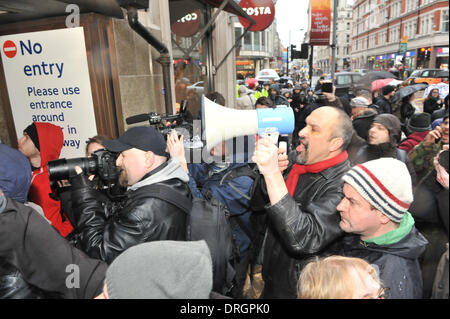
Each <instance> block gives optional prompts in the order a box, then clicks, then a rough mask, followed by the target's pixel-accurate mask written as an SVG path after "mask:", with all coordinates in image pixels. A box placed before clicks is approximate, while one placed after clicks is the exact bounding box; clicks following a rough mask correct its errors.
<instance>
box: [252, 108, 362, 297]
mask: <svg viewBox="0 0 450 319" xmlns="http://www.w3.org/2000/svg"><path fill="white" fill-rule="evenodd" d="M352 134H353V128H352V122H351V120H350V118H349V116H348V115H347V114H346V113H345V112H344V111H343V110H341V109H338V108H335V107H328V106H324V107H320V108H318V109H316V110H314V111H313V112H312V113H311V114H310V116H308V118H307V119H306V127H305V128H303V129H302V130H301V131H300V132H299V133H298V135H299V145H298V146H297V147H296V149H295V151H293V152H292V153H291V154H289V157H288V156H283V155H279V153H281V152H283V151H284V150H278V149H277V147H276V146H275V145H273V144H271V142H270V141H269V140H267V139H264V138H263V139H260V140H259V141H258V143H257V146H256V151H255V154H254V156H253V160H254V161H255V162H256V163H257V164H258V168H259V169H260V171H261V173H262V174H263V176H264V181H263V183H262V184H263V185H262V187H261V191H262V192H263V193H264V194H265V195H267V197H268V201H269V202H270V203H269V204H268V205H267V206H266V212H267V218H268V230H267V232H268V233H267V236H266V241H265V245H264V248H263V249H264V261H263V279H264V291H263V293H262V296H261V298H296V292H297V286H296V283H297V282H298V276H299V273H300V271H301V269H302V268H303V266H304V265H305V264H306V262H307V261H308V260H309V259H310V258H311V257H312V256H315V255H322V254H323V253H325V252H326V249H327V247H328V246H329V245H330V244H331V243H333V242H334V241H335V240H336V239H338V238H339V237H340V236H341V235H342V234H343V232H342V230H341V229H340V228H339V221H340V217H339V213H338V211H337V209H336V206H337V205H338V204H339V202H340V201H341V199H342V197H343V194H342V181H341V178H342V176H343V175H344V174H345V173H346V172H347V171H348V170H349V169H350V164H349V162H348V160H347V157H348V156H347V152H346V151H345V150H346V148H347V146H348V144H349V143H350V140H351V137H352ZM289 159H290V160H289ZM283 171H284V173H283ZM267 197H266V198H267Z"/></svg>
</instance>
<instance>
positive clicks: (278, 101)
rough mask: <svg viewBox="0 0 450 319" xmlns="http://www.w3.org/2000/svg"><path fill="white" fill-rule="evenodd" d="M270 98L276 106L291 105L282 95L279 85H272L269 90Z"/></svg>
mask: <svg viewBox="0 0 450 319" xmlns="http://www.w3.org/2000/svg"><path fill="white" fill-rule="evenodd" d="M269 97H270V99H271V100H272V101H273V103H274V105H275V106H278V105H286V106H290V105H289V101H288V100H287V99H286V98H285V97H284V96H282V95H281V90H280V86H279V85H278V84H272V85H271V86H270V88H269Z"/></svg>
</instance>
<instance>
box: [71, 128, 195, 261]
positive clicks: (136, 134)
mask: <svg viewBox="0 0 450 319" xmlns="http://www.w3.org/2000/svg"><path fill="white" fill-rule="evenodd" d="M103 145H104V146H105V148H106V150H107V151H109V152H115V153H119V156H118V158H117V160H116V165H117V167H118V168H119V169H120V176H119V183H120V185H121V186H127V192H126V193H125V195H126V196H124V198H123V199H122V200H120V201H118V202H114V203H112V204H111V205H108V211H107V214H106V213H105V211H104V205H105V203H102V202H101V201H100V200H99V197H98V190H95V189H94V188H93V187H92V186H91V185H90V181H89V179H88V177H87V176H86V175H84V174H81V173H82V169H81V168H80V167H79V166H76V167H75V170H76V172H77V174H78V175H77V176H75V177H73V178H71V179H70V182H71V184H72V203H73V210H74V217H75V220H76V227H77V231H78V232H79V233H80V238H79V245H80V246H79V247H80V248H81V249H82V250H83V251H84V252H86V253H87V254H88V255H89V256H90V257H92V258H98V259H101V260H104V261H106V262H107V263H108V264H109V263H111V262H112V261H113V260H114V259H115V258H116V257H117V256H118V255H119V254H121V253H122V252H123V251H124V250H126V249H127V248H129V247H131V246H134V245H137V244H140V243H144V242H150V241H155V240H186V214H185V213H184V212H183V211H182V210H181V209H179V208H177V207H176V206H173V205H172V204H169V203H168V202H166V201H163V200H161V199H157V198H154V197H152V196H151V194H150V193H149V191H148V190H147V188H146V186H150V185H158V184H163V185H166V186H169V187H171V188H173V189H174V191H178V192H181V193H182V194H185V195H186V197H187V198H191V194H190V191H189V187H188V184H187V183H188V181H189V177H188V175H187V173H186V172H185V171H184V170H183V169H182V168H181V167H180V163H179V162H178V161H177V160H175V159H169V154H168V153H166V142H165V140H164V137H163V136H162V135H161V133H159V132H158V131H157V130H156V129H155V128H152V127H144V126H140V127H133V128H131V129H129V130H127V131H126V132H125V133H124V134H123V135H122V136H120V137H119V138H118V139H116V140H111V141H105V142H103Z"/></svg>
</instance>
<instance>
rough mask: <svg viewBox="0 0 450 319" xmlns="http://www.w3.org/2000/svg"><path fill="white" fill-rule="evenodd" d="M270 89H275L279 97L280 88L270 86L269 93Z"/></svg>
mask: <svg viewBox="0 0 450 319" xmlns="http://www.w3.org/2000/svg"><path fill="white" fill-rule="evenodd" d="M272 89H275V90H276V91H277V95H280V93H281V91H280V86H279V85H278V84H272V85H271V86H270V88H269V92H270V90H272Z"/></svg>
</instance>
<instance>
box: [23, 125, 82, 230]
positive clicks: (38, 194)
mask: <svg viewBox="0 0 450 319" xmlns="http://www.w3.org/2000/svg"><path fill="white" fill-rule="evenodd" d="M63 143H64V136H63V132H62V129H61V127H59V126H57V125H54V124H51V123H41V122H33V123H32V124H30V125H29V126H28V127H27V128H25V130H24V131H23V136H22V137H21V138H20V139H19V140H18V144H19V151H20V152H22V154H23V155H25V156H26V157H27V158H28V160H29V161H30V163H31V167H32V170H33V175H32V177H31V186H30V191H29V198H30V200H31V201H32V202H34V203H36V204H37V205H39V206H41V207H42V209H43V210H44V214H45V217H46V218H47V219H48V220H49V221H50V222H51V224H52V226H53V227H55V228H56V229H57V230H58V232H59V233H60V234H61V236H63V237H66V236H67V235H69V234H70V232H71V231H72V230H73V226H72V224H71V223H70V221H69V219H68V218H67V216H66V215H65V213H64V212H62V210H61V202H60V201H59V200H57V199H54V198H51V197H50V195H49V194H50V193H52V189H51V186H50V178H49V174H48V167H47V163H48V162H49V161H54V160H57V159H58V158H59V155H60V153H61V149H62V147H63Z"/></svg>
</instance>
